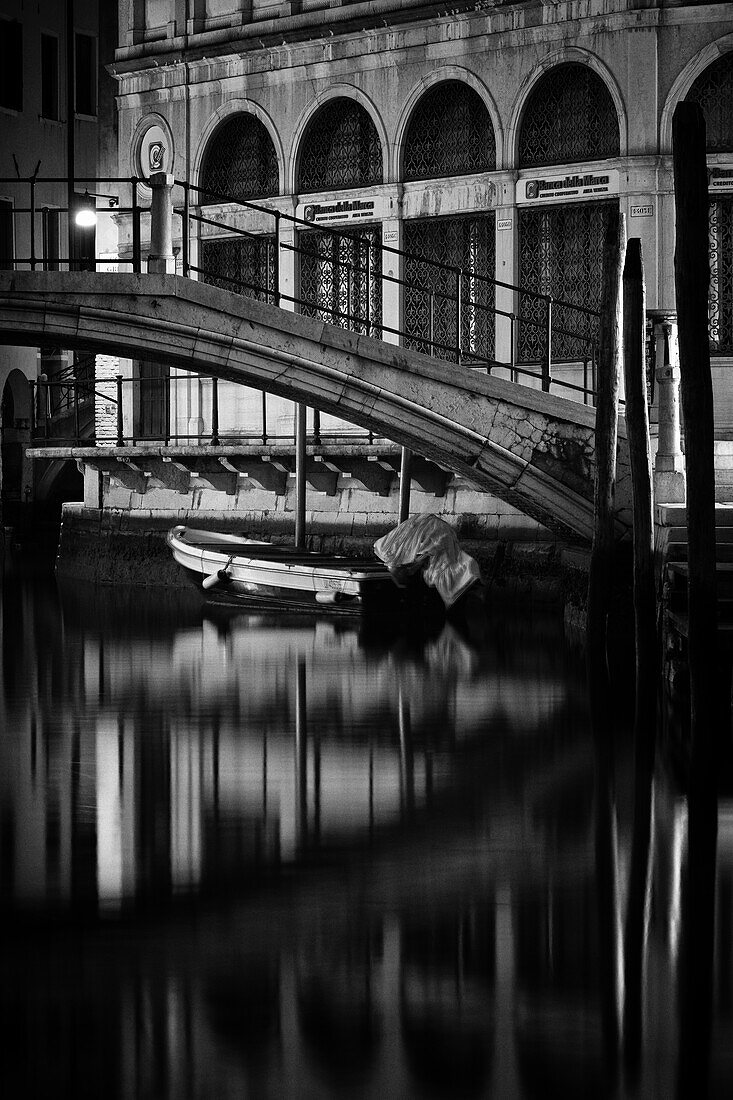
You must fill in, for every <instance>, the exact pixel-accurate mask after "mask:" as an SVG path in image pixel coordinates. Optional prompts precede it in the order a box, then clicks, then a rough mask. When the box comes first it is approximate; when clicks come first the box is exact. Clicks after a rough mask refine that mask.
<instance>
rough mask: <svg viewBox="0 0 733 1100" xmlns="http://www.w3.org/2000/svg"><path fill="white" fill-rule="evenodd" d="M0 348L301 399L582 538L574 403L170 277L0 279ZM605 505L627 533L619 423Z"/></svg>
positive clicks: (582, 418)
mask: <svg viewBox="0 0 733 1100" xmlns="http://www.w3.org/2000/svg"><path fill="white" fill-rule="evenodd" d="M0 341H2V342H4V343H8V344H26V345H31V346H34V345H38V344H41V343H55V344H60V345H61V346H64V347H70V348H88V349H91V350H95V351H97V352H100V353H105V354H108V355H121V356H129V357H141V356H144V357H145V358H146V359H152V360H156V361H158V362H162V363H168V364H169V365H170V366H171V367H176V368H179V369H184V370H190V371H195V372H197V373H203V374H211V375H214V376H217V377H220V378H226V379H230V380H232V381H235V382H240V383H245V384H247V385H249V386H253V387H256V388H259V389H262V390H265V391H267V392H270V393H274V394H277V395H280V396H282V397H286V398H290V399H292V400H294V401H298V402H303V403H306V404H308V405H311V406H313V407H315V408H318V409H320V410H322V411H325V412H328V413H332V414H334V415H335V416H338V417H340V418H342V419H343V420H347V421H350V422H352V423H354V424H358V425H361V426H363V427H365V428H368V429H370V430H372V431H373V432H375V433H376V434H378V435H380V436H383V437H385V438H387V439H390V440H393V441H394V442H395V443H398V444H401V445H404V446H407V447H409V448H411V450H412V451H414V452H415V453H416V454H417V455H420V456H422V458H423V459H425V460H428V461H429V462H430V463H432V464H434V465H436V466H438V467H440V468H442V469H444V470H447V471H451V472H453V473H454V474H456V475H458V476H460V477H462V478H465V479H466V480H467V481H469V482H470V483H471V484H472V485H474V486H475V487H476V488H478V489H482V490H486V491H489V492H491V493H493V494H494V495H496V496H498V497H499V498H500V499H501V500H504V501H505V502H507V503H508V504H510V505H512V506H514V507H517V508H519V509H520V510H521V511H522V512H524V513H526V514H527V515H529V516H531V517H533V518H535V519H536V520H538V521H539V522H540V523H542V524H544V525H545V526H546V527H548V528H549V529H551V530H553V531H555V532H556V533H558V534H560V535H563V536H567V535H571V536H574V537H580V538H582V539H586V540H587V539H590V537H591V535H592V530H593V478H594V468H595V410H594V409H592V408H588V407H586V406H584V405H581V404H580V403H578V402H574V401H569V400H566V399H564V398H560V397H557V396H555V395H551V394H547V393H543V392H541V391H538V390H533V389H530V388H528V387H525V386H521V385H517V384H515V383H512V382H508V381H506V380H503V379H497V378H493V377H490V376H488V375H486V374H481V373H479V372H477V371H476V370H472V369H471V368H468V367H464V366H460V365H456V364H450V363H445V362H442V361H439V360H436V359H431V358H429V357H427V356H425V355H422V354H420V353H418V352H413V351H410V350H407V349H405V348H401V347H397V346H395V345H392V344H387V343H385V342H382V341H379V340H376V339H373V338H370V337H366V336H360V335H357V334H354V333H351V332H347V331H344V330H343V329H340V328H337V327H335V326H333V325H328V324H325V323H323V322H321V321H318V320H316V319H313V318H309V317H304V316H300V315H297V314H293V313H289V312H287V311H284V310H281V309H278V308H276V307H274V306H270V305H266V304H264V303H261V302H257V301H255V300H253V299H250V298H244V297H241V296H238V295H234V294H231V293H229V292H228V291H224V290H220V289H219V288H216V287H211V286H207V285H204V284H201V283H196V282H194V281H191V280H189V279H182V278H179V277H176V276H173V275H130V274H107V273H105V274H98V273H90V272H72V273H66V272H4V273H0ZM197 454H198V455H199V457H203V455H202V454H201V452H200V449H199V450H197ZM616 502H617V532H618V535H619V537H624V536H625V535H626V534H627V533H628V531H629V529H630V505H631V487H630V475H629V465H628V448H627V444H626V438H625V431H624V426H623V424H621V425H620V431H619V453H618V480H617V495H616Z"/></svg>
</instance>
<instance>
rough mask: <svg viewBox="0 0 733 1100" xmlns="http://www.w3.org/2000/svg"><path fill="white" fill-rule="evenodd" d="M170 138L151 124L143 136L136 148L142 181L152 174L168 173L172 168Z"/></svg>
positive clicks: (156, 124)
mask: <svg viewBox="0 0 733 1100" xmlns="http://www.w3.org/2000/svg"><path fill="white" fill-rule="evenodd" d="M172 145H173V143H172V141H171V139H170V136H169V135H168V134H167V133H166V131H165V130H164V129H163V127H162V126H160V125H158V123H153V125H152V126H149V127H148V128H147V130H146V131H145V133H144V134H143V136H142V138H141V140H140V145H139V148H138V157H137V160H138V171H139V172H140V175H141V176H142V177H143V178H144V179H148V177H149V176H152V175H153V173H154V172H170V171H171V170H172V168H173V148H172Z"/></svg>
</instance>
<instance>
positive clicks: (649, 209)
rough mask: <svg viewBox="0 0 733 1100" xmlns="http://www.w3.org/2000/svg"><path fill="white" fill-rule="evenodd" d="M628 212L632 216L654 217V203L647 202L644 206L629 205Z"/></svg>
mask: <svg viewBox="0 0 733 1100" xmlns="http://www.w3.org/2000/svg"><path fill="white" fill-rule="evenodd" d="M629 213H630V214H631V217H632V218H653V217H654V205H653V204H652V203H647V204H646V205H645V206H631V207H630V208H629Z"/></svg>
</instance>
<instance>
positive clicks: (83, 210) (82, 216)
mask: <svg viewBox="0 0 733 1100" xmlns="http://www.w3.org/2000/svg"><path fill="white" fill-rule="evenodd" d="M74 221H75V222H76V224H77V225H81V226H83V227H84V228H85V229H89V228H90V227H91V226H93V225H96V224H97V212H96V210H94V208H93V207H91V206H82V207H80V208H79V210H77V212H76V217H75V218H74Z"/></svg>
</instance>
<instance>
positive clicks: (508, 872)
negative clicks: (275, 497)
mask: <svg viewBox="0 0 733 1100" xmlns="http://www.w3.org/2000/svg"><path fill="white" fill-rule="evenodd" d="M0 613H1V616H2V618H1V624H2V662H3V664H2V692H1V693H0V721H1V723H2V725H1V730H0V754H1V761H0V905H1V906H2V916H3V918H4V926H3V934H2V940H1V944H2V946H1V948H0V958H1V959H2V963H1V971H0V981H1V988H0V1005H1V1011H2V1035H3V1051H2V1057H1V1059H0V1085H2V1088H3V1095H4V1096H8V1097H12V1098H15V1097H24V1098H26V1097H58V1096H74V1097H87V1096H89V1097H100V1098H101V1097H105V1098H107V1097H146V1098H147V1097H150V1098H154V1097H165V1098H168V1097H170V1098H175V1100H179V1098H187V1097H196V1098H198V1097H212V1098H226V1097H255V1098H257V1100H260V1098H262V1100H265V1098H269V1097H284V1098H289V1097H294V1098H301V1097H302V1098H310V1097H344V1098H349V1097H380V1098H391V1097H400V1098H401V1097H450V1098H454V1097H474V1096H475V1097H500V1098H508V1100H509V1098H514V1097H517V1098H520V1097H521V1098H524V1097H555V1096H557V1097H564V1098H573V1097H591V1098H596V1097H606V1096H609V1097H610V1096H632V1095H638V1096H643V1097H669V1096H674V1095H675V1093H676V1092H677V1093H678V1094H680V1095H681V1094H683V1093H684V1088H682V1089H679V1088H678V1076H679V1074H678V1066H679V1064H680V1051H683V1052H687V1053H688V1055H689V1057H688V1062H690V1061H691V1064H692V1074H693V1076H692V1079H694V1080H696V1081H697V1083H698V1085H699V1086H700V1087H699V1091H698V1092H697V1093H696V1094H697V1095H703V1086H704V1080H705V1078H706V1076H707V1070H706V1065H705V1063H706V1058H707V1050H708V1045H710V1047H711V1055H710V1059H711V1066H710V1080H711V1093H712V1094H713V1095H716V1096H717V1095H720V1096H730V1095H733V982H732V981H731V977H732V975H733V926H732V923H733V810H731V808H730V807H729V805H728V804H727V803H725V802H723V803H722V804H721V812H720V827H719V838H718V881H717V892H716V917H717V926H716V931H715V938H714V943H713V941H712V939H711V942H710V944H709V947H710V950H711V951H712V950H714V965H713V993H712V1022H711V1023H709V1025H708V1018H707V1016H706V1013H705V1005H701V1006H699V1007H700V1011H699V1012H698V1011H696V1006H695V1005H691V1006H688V1007H691V1008H692V1009H693V1011H692V1012H690V1011H688V1012H687V1013H682V1014H681V1013H680V1012H679V1011H678V1002H679V998H678V997H677V993H676V990H677V988H678V974H679V971H680V966H681V959H682V956H683V955H684V952H685V950H687V951H688V955H689V951H690V950H692V949H693V948H695V947H698V948H699V946H700V945H699V944H693V945H691V946H690V945H688V946H687V947H686V946H685V944H686V939H685V935H684V921H685V917H684V914H685V907H684V904H683V901H684V899H683V896H682V883H683V879H684V875H683V868H684V861H685V852H686V833H687V808H686V802H685V799H684V797H683V796H682V795H681V794H680V793H678V792H677V791H676V790H675V787H674V785H673V784H672V783H671V781H670V780H669V779H667V778H665V772H664V769H660V768H659V767H658V769H657V774H656V777H655V783H654V789H653V812H652V823H653V828H652V842H651V851H650V872H649V876H648V888H647V885H646V884H645V885H643V886H642V891H641V894H639V890H638V888H636V887H634V885H633V884H631V885H630V882H631V880H630V866H631V852H632V841H633V820H632V818H633V814H632V792H633V782H634V775H633V753H632V748H631V739H630V735H629V731H628V729H626V728H624V727H623V726H622V727H621V728H620V729H619V731H618V738H617V745H616V751H615V754H614V759H613V761H612V763H610V764H609V762H608V760H607V759H606V756H605V754H603V753H597V752H596V751H594V740H593V738H592V736H591V731H590V729H589V719H588V707H587V694H586V688H585V675H584V665H583V660H582V655H581V654H579V653H577V652H573V651H571V650H570V649H569V648H568V646H567V644H566V642H565V639H564V634H563V628H562V616H561V614H560V613H559V612H558V611H554V610H547V609H545V610H541V611H534V612H533V613H531V614H530V613H529V612H528V611H526V610H524V611H519V610H517V609H515V608H512V607H508V606H507V607H503V608H496V609H495V610H494V612H493V613H492V614H491V615H490V616H489V619H488V620H487V623H486V624H485V629H484V630H479V631H478V632H477V631H475V630H474V631H473V632H472V635H471V636H470V637H469V636H467V635H466V634H465V633H461V632H460V631H458V630H456V629H455V628H453V627H450V626H446V627H445V628H444V629H442V630H441V629H436V630H434V631H433V633H432V634H431V635H430V636H427V635H425V634H422V635H421V634H419V633H417V632H415V633H412V634H407V633H404V632H402V633H400V632H398V631H396V630H393V631H391V632H388V631H386V630H384V629H379V630H377V629H368V628H365V627H363V626H359V625H358V624H352V623H348V622H345V621H336V622H332V621H328V620H326V619H322V620H320V621H317V620H315V619H310V618H307V617H297V618H292V617H290V618H288V617H280V618H276V617H272V618H268V617H265V616H261V615H260V616H247V615H239V616H234V615H228V616H227V615H217V614H215V613H212V612H211V611H206V610H203V609H202V608H201V606H200V605H199V603H198V602H197V601H196V599H195V598H194V597H193V596H192V597H191V598H190V599H189V598H188V596H187V594H169V595H166V594H165V593H152V592H151V593H148V592H134V593H127V592H123V591H109V590H106V591H100V590H94V589H77V590H72V591H69V592H67V591H63V590H59V589H58V588H57V586H56V585H55V583H54V582H53V581H52V580H50V579H46V580H43V579H41V578H38V577H36V578H34V579H33V580H32V581H31V580H28V581H26V580H24V579H23V577H22V576H21V575H20V574H18V573H17V572H15V571H13V570H12V569H11V568H6V572H5V575H4V584H3V597H2V606H1V608H0ZM634 905H636V906H637V908H638V911H639V912H640V914H641V929H642V931H641V933H640V936H639V938H638V942H636V941H635V940H634V938H633V937H629V936H627V935H625V932H624V929H625V925H626V920H627V914H628V913H629V911H630V909H632V908H633V906H634ZM704 947H705V945H703V948H704ZM703 958H704V950H703ZM635 1009H638V1011H635ZM708 1041H709V1042H708ZM689 1079H690V1078H689V1076H688V1078H686V1080H689Z"/></svg>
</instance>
